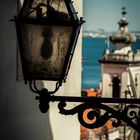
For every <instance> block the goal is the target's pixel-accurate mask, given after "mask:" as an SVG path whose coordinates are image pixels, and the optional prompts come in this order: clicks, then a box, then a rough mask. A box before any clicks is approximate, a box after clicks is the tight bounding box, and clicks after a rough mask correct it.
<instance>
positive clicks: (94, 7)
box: [83, 0, 140, 31]
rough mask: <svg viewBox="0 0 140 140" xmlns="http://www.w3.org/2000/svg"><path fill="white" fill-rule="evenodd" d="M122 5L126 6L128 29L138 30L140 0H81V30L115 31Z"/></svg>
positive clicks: (139, 28) (139, 29) (139, 25)
mask: <svg viewBox="0 0 140 140" xmlns="http://www.w3.org/2000/svg"><path fill="white" fill-rule="evenodd" d="M122 7H126V11H127V15H126V16H125V17H126V19H127V21H128V22H129V25H128V28H129V30H130V31H140V0H83V18H84V20H85V21H86V22H85V23H84V25H83V30H84V31H85V30H87V31H97V30H99V29H104V30H105V31H116V30H117V29H118V24H117V22H118V21H119V20H120V19H121V17H122V15H121V12H122Z"/></svg>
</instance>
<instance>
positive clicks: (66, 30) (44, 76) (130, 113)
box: [14, 0, 140, 132]
mask: <svg viewBox="0 0 140 140" xmlns="http://www.w3.org/2000/svg"><path fill="white" fill-rule="evenodd" d="M14 21H15V24H16V30H17V38H18V43H19V50H20V56H21V63H22V69H23V76H24V80H25V83H29V86H30V89H31V90H32V91H33V92H35V93H37V94H38V96H37V98H36V99H37V100H39V102H40V104H39V108H40V110H41V112H42V113H46V112H47V111H48V109H49V103H50V101H53V102H54V101H57V102H59V104H58V108H59V110H60V113H61V114H65V115H73V114H76V113H78V120H79V121H80V123H81V124H82V125H83V126H85V127H87V128H98V127H101V126H103V125H104V124H105V123H106V122H107V121H108V120H109V119H110V118H113V119H114V121H113V123H112V125H113V126H114V127H118V126H119V125H120V124H121V121H122V120H123V121H124V122H126V123H128V124H129V125H130V126H131V127H133V128H134V129H135V130H137V131H138V132H140V126H139V124H138V123H137V122H139V116H138V115H137V112H136V111H134V110H133V109H134V108H137V109H139V108H140V107H139V106H138V104H140V99H124V98H123V99H122V98H121V99H120V98H117V99H115V98H101V97H72V96H71V97H67V96H54V93H55V92H56V91H57V90H58V89H59V87H60V86H61V84H62V83H63V82H64V81H65V80H66V77H67V74H68V71H69V68H70V64H71V60H72V57H73V54H74V50H75V46H76V43H77V39H78V36H79V32H80V28H81V25H82V24H83V22H84V21H83V19H82V18H80V19H79V18H78V16H77V12H76V11H75V9H74V6H73V4H72V1H71V0H24V2H23V6H22V8H21V9H20V11H19V13H18V15H17V16H15V18H14ZM36 80H50V81H56V88H55V89H54V91H48V89H46V88H43V89H41V90H40V89H38V88H37V86H36V82H35V81H36ZM66 102H81V104H80V105H77V106H76V107H74V108H73V109H70V110H66V109H65V106H66ZM106 103H118V104H119V103H122V104H126V106H125V108H123V109H114V108H111V107H110V106H109V105H106ZM127 104H128V105H127ZM86 109H90V111H89V112H88V114H87V118H88V119H89V120H93V122H92V121H90V123H88V122H86V121H85V120H84V118H83V114H84V112H85V110H86ZM99 110H103V111H99Z"/></svg>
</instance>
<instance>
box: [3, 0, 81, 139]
mask: <svg viewBox="0 0 140 140" xmlns="http://www.w3.org/2000/svg"><path fill="white" fill-rule="evenodd" d="M16 3H17V1H16V0H7V1H4V0H1V1H0V17H1V22H0V139H1V140H53V139H54V140H60V139H61V140H63V136H64V135H65V138H64V139H65V140H69V139H72V140H78V139H79V132H80V130H79V125H75V124H78V123H77V122H76V123H75V121H77V119H75V117H68V118H67V119H66V120H65V121H63V118H61V116H58V117H60V118H59V119H58V118H57V119H56V121H55V116H53V118H51V117H52V115H53V114H52V115H51V114H49V112H48V113H47V114H41V113H40V111H39V108H38V101H36V100H35V95H34V94H33V93H32V92H31V91H30V89H29V87H28V85H25V84H24V81H22V80H20V81H16V31H15V25H14V23H11V22H9V20H10V19H11V18H12V17H13V16H14V15H15V14H16ZM79 3H81V0H79V1H76V4H77V6H80V7H81V4H79ZM78 43H79V45H78V47H77V50H76V54H75V55H76V57H75V60H74V61H73V62H72V63H73V64H72V70H71V72H70V75H71V77H70V78H68V80H67V84H65V86H64V87H62V88H61V90H62V91H63V92H62V94H63V93H73V94H80V79H81V78H80V73H81V72H80V70H81V62H80V61H81V47H80V40H79V41H78ZM75 61H76V62H75ZM75 69H76V70H75ZM75 79H76V80H75ZM70 85H71V86H70ZM70 90H71V91H70ZM50 112H55V111H54V109H53V105H52V107H51V109H50ZM56 112H57V113H58V111H56ZM73 118H74V119H73ZM50 119H51V121H50ZM60 120H61V122H62V123H65V125H61V123H60V124H59V122H58V121H60ZM71 121H72V123H73V124H74V125H72V123H71V125H70V122H71ZM67 122H68V125H67V124H66V123H67ZM50 123H51V124H50ZM55 123H57V124H55ZM69 125H70V127H69ZM62 126H64V127H65V128H63V127H62ZM72 126H74V127H72ZM66 128H67V129H66ZM60 129H61V130H62V131H60ZM57 130H58V131H57ZM71 130H73V131H72V132H71ZM57 132H59V133H57ZM59 135H61V136H59ZM70 136H73V137H70Z"/></svg>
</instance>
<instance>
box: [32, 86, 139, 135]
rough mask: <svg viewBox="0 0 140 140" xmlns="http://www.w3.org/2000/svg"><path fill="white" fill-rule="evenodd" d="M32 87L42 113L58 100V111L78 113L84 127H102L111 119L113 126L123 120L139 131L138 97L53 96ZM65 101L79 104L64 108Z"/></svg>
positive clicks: (70, 113) (71, 113)
mask: <svg viewBox="0 0 140 140" xmlns="http://www.w3.org/2000/svg"><path fill="white" fill-rule="evenodd" d="M58 85H59V84H58ZM56 87H57V86H56ZM58 87H59V86H58ZM34 88H35V90H32V91H34V92H36V93H38V95H39V96H37V98H36V99H37V100H39V108H40V110H41V112H42V113H46V112H47V111H48V109H49V103H50V102H51V101H52V102H59V103H58V108H59V113H61V114H64V115H74V114H78V120H79V122H80V123H81V125H83V126H84V127H86V128H90V129H93V128H99V127H102V126H103V125H105V124H106V122H107V121H108V120H110V119H111V120H112V126H113V127H119V126H120V125H121V123H122V122H125V123H126V124H128V125H129V126H131V127H132V128H133V129H135V130H136V131H137V132H138V133H140V99H126V98H101V97H72V96H71V97H67V96H54V95H53V94H52V93H53V92H49V91H48V90H47V89H45V88H44V89H42V90H37V88H36V87H34ZM56 90H57V88H56ZM67 102H80V103H81V104H78V105H77V106H75V107H73V108H72V109H66V107H67ZM110 104H111V105H110ZM86 110H88V113H87V114H86V118H87V120H89V121H88V122H87V120H85V119H84V117H83V116H84V113H85V111H86Z"/></svg>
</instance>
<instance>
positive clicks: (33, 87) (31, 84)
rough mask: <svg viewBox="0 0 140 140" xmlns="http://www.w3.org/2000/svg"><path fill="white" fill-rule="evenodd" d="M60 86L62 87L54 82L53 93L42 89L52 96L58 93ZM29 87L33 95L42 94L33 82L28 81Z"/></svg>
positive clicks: (60, 83)
mask: <svg viewBox="0 0 140 140" xmlns="http://www.w3.org/2000/svg"><path fill="white" fill-rule="evenodd" d="M60 86H62V82H61V81H58V82H56V85H55V89H54V90H53V91H48V89H46V88H43V89H46V90H47V92H48V93H49V94H54V93H55V92H57V91H58V89H59V88H60ZM29 87H30V89H31V91H33V92H34V93H37V94H40V92H42V89H38V88H37V85H36V81H35V80H34V81H29Z"/></svg>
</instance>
